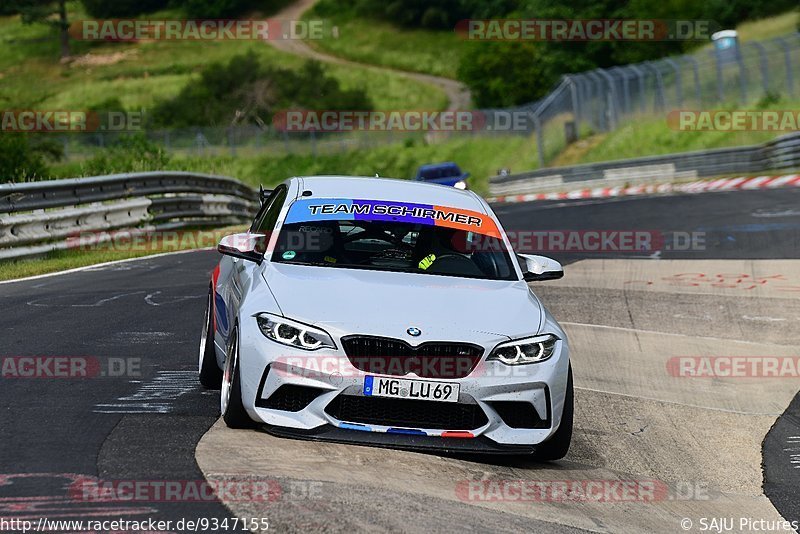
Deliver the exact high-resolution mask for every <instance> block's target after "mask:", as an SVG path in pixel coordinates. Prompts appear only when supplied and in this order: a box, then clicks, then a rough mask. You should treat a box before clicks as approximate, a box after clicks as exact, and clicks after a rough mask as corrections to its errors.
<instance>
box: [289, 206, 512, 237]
mask: <svg viewBox="0 0 800 534" xmlns="http://www.w3.org/2000/svg"><path fill="white" fill-rule="evenodd" d="M326 220H334V221H341V220H356V221H396V222H404V223H413V224H426V225H430V226H444V227H447V228H454V229H458V230H465V231H468V232H475V233H479V234H483V235H488V236H493V237H497V238H499V237H500V230H499V229H498V228H497V225H496V224H495V222H494V220H492V218H491V217H489V216H488V215H485V214H482V213H479V212H477V211H472V210H465V209H459V208H449V207H447V206H436V205H432V204H414V203H411V202H393V201H388V200H358V199H344V198H324V199H305V198H304V199H298V200H296V201H295V202H294V204H292V207H291V208H290V209H289V214H288V215H287V216H286V224H293V223H301V222H312V221H326Z"/></svg>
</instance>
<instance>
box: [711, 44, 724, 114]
mask: <svg viewBox="0 0 800 534" xmlns="http://www.w3.org/2000/svg"><path fill="white" fill-rule="evenodd" d="M711 54H712V56H713V57H714V61H715V63H714V67H715V69H716V72H717V101H718V102H723V101H724V100H725V88H724V82H723V79H722V58H721V57H720V55H719V54H717V53H716V52H715V51H714V50H712V51H711Z"/></svg>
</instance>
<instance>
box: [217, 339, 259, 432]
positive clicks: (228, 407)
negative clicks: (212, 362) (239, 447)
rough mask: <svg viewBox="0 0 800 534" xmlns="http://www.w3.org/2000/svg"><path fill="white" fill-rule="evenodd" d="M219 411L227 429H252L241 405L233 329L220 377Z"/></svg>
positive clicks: (237, 340)
mask: <svg viewBox="0 0 800 534" xmlns="http://www.w3.org/2000/svg"><path fill="white" fill-rule="evenodd" d="M220 410H221V412H222V419H224V420H225V424H226V425H228V428H252V427H253V420H252V419H250V416H249V415H247V411H246V410H245V409H244V404H243V403H242V386H241V377H240V376H239V335H238V328H234V330H233V335H232V339H231V342H230V345H229V346H228V352H227V354H226V356H225V371H224V373H223V375H222V390H221V391H220Z"/></svg>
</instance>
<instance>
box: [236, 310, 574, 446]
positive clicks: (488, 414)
mask: <svg viewBox="0 0 800 534" xmlns="http://www.w3.org/2000/svg"><path fill="white" fill-rule="evenodd" d="M240 328H241V331H240V358H239V362H240V370H241V383H242V399H243V402H244V405H245V408H246V409H247V411H248V414H249V415H250V417H251V418H253V420H255V421H257V422H260V423H263V424H264V425H265V429H267V431H269V432H270V433H273V434H275V435H282V436H292V437H297V438H303V439H315V440H323V439H324V440H329V441H341V442H348V443H352V442H360V443H369V444H372V445H380V446H386V447H399V448H413V449H423V450H426V449H436V450H453V451H468V450H471V451H473V452H481V451H482V450H484V449H485V451H484V452H500V453H506V454H509V453H530V452H533V450H534V448H535V446H536V445H538V444H540V443H542V442H544V441H546V440H547V439H548V438H549V437H550V436H551V435H552V434H553V433H554V432H555V431H556V430H557V429H558V426H559V424H560V422H561V414H562V411H563V406H564V400H565V394H566V385H567V374H568V369H569V348H568V344H567V341H566V338H565V337H564V336H563V332H560V331H559V332H558V334H560V335H559V337H560V338H561V341H559V342H558V344H557V346H556V350H555V353H554V355H553V356H552V357H551V358H550V359H549V360H547V361H545V362H542V363H538V364H531V365H521V366H507V365H504V364H502V363H500V362H495V361H489V362H487V361H485V355H486V354H488V353H489V352H490V351H491V350H492V349H493V348H494V346H495V345H496V343H497V342H499V341H502V340H501V339H498V340H491V341H489V342H487V344H486V345H485V347H484V348H485V352H484V359H483V360H482V361H481V362H480V364H479V365H478V366H477V367H476V368H475V369H474V370H473V371H472V372H471V373H470V374H469V375H468V376H466V377H464V378H453V379H443V378H437V379H435V380H437V381H446V382H457V383H458V384H459V386H460V393H459V400H458V403H457V405H458V406H459V407H461V408H462V410H461V411H467V412H471V413H472V412H474V413H473V417H472V418H470V417H469V414H461V413H460V412H459V410H457V409H456V410H455V413H454V414H451V412H453V411H454V410H453V405H455V404H456V403H441V402H434V401H409V400H405V399H390V400H388V401H387V400H385V398H383V397H364V395H363V385H364V377H365V376H366V374H367V373H364V372H362V371H359V370H358V369H356V368H355V367H354V366H353V365H352V364H351V363H350V361H349V360H348V358H347V356H346V355H345V353H344V352H343V351H342V350H333V349H326V350H318V351H313V352H304V351H300V350H294V351H292V350H291V349H290V348H288V347H285V346H283V345H279V344H277V343H274V342H272V341H270V340H268V339H266V338H265V337H264V335H263V334H262V333H261V331H260V330H259V329H258V326H257V325H256V324H255V320H253V321H252V322H251V321H248V320H243V321H242V323H241V324H240ZM339 346H341V345H339ZM298 353H301V354H298ZM383 376H386V375H383ZM397 378H407V379H408V378H412V379H416V377H415V376H413V375H406V376H404V377H397ZM420 380H426V379H424V378H422V379H420ZM283 386H291V387H290V388H288V389H287V388H283ZM288 391H291V392H292V393H293V394H294V393H297V395H296V396H295V397H292V398H290V399H289V400H286V399H283V398H281V399H280V402H278V403H276V402H275V399H277V398H278V397H279V396H283V397H286V396H287V395H286V393H287V392H288ZM343 396H346V397H343ZM287 398H288V397H287ZM342 400H346V401H353V402H347V403H341V402H340V401H342ZM373 401H375V402H373ZM376 403H380V404H381V406H382V408H386V409H385V410H380V411H375V410H370V409H364V407H374V406H373V405H374V404H376ZM393 403H403V404H399V405H393ZM409 403H422V404H420V405H419V406H421V408H420V410H419V414H420V416H419V419H420V421H423V422H424V424H423V425H420V424H415V421H414V413H413V412H414V410H413V409H412V410H409V409H408V407H409V406H412V405H411V404H409ZM511 403H516V404H511ZM342 404H345V405H346V406H347V409H343V408H342V407H341V405H342ZM444 404H447V405H450V406H440V405H444ZM276 407H277V408H280V409H276ZM397 407H399V408H402V409H401V410H399V412H400V415H398V410H396V409H395V408H397ZM514 407H519V408H520V410H516V409H515V408H514ZM440 408H441V410H440ZM408 412H410V415H409V413H408ZM438 412H441V413H438ZM518 412H530V417H527V418H525V417H523V418H519V417H516V416H515V414H516V413H518ZM337 416H338V417H337ZM372 417H375V419H371V418H372ZM520 419H526V421H522V422H521V421H520ZM425 421H427V422H425ZM470 422H472V424H470ZM521 426H522V427H521ZM462 427H463V428H462Z"/></svg>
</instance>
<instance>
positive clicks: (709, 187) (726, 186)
mask: <svg viewBox="0 0 800 534" xmlns="http://www.w3.org/2000/svg"><path fill="white" fill-rule="evenodd" d="M778 187H800V174H787V175H784V176H740V177H738V178H722V179H720V180H702V181H697V182H691V183H688V184H650V185H634V186H630V187H597V188H594V189H576V190H574V191H569V192H561V193H529V194H527V195H505V196H499V197H490V198H487V199H486V200H487V202H491V203H494V204H502V203H506V202H533V201H536V200H578V199H587V198H613V197H625V196H634V195H656V194H665V193H708V192H713V191H735V190H741V189H745V190H747V189H775V188H778Z"/></svg>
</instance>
